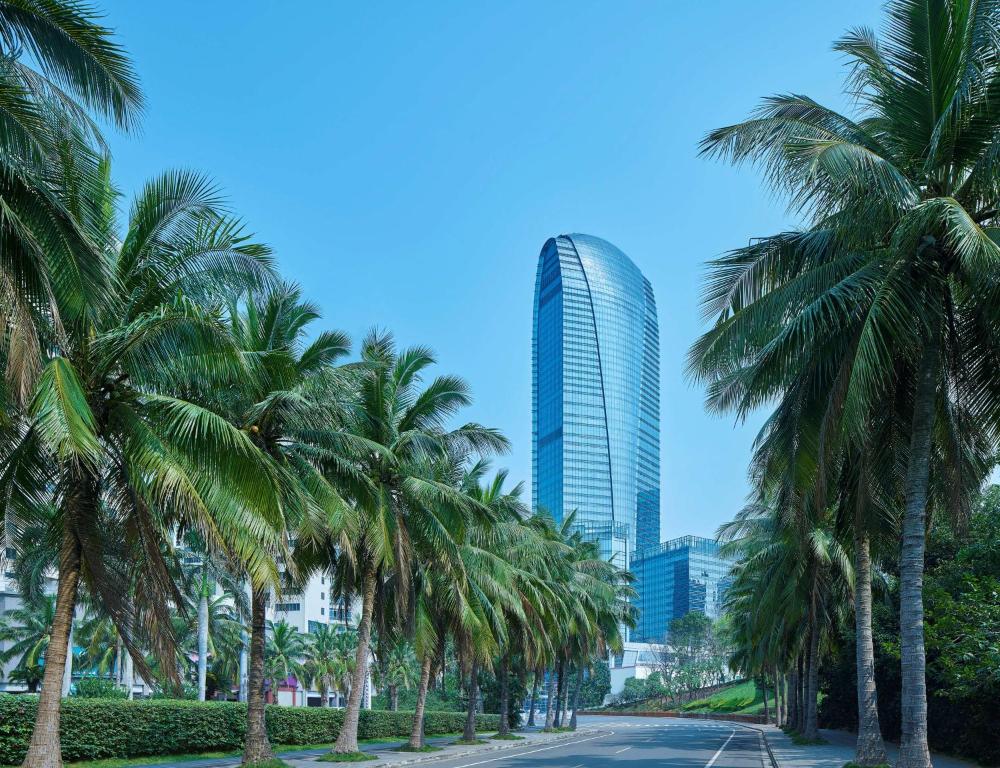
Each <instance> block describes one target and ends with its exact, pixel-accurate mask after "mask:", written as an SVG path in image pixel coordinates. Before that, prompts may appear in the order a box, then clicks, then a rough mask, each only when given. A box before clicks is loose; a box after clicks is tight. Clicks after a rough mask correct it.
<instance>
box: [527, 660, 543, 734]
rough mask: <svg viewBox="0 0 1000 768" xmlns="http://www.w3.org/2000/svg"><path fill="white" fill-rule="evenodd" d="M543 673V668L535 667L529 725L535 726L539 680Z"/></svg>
mask: <svg viewBox="0 0 1000 768" xmlns="http://www.w3.org/2000/svg"><path fill="white" fill-rule="evenodd" d="M541 675H542V670H541V669H540V668H539V667H535V680H534V682H533V683H532V684H531V708H530V709H529V710H528V727H529V728H534V727H535V707H536V706H538V680H539V678H540V677H541Z"/></svg>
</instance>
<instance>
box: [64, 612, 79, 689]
mask: <svg viewBox="0 0 1000 768" xmlns="http://www.w3.org/2000/svg"><path fill="white" fill-rule="evenodd" d="M75 615H76V610H75V608H74V611H73V615H72V616H70V622H69V638H68V639H67V640H66V666H65V668H64V669H63V679H62V698H64V699H65V698H66V697H67V696H69V690H70V688H71V687H72V685H73V618H74V617H75Z"/></svg>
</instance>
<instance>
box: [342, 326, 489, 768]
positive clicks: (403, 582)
mask: <svg viewBox="0 0 1000 768" xmlns="http://www.w3.org/2000/svg"><path fill="white" fill-rule="evenodd" d="M361 361H362V366H363V368H362V369H361V372H360V376H359V379H360V381H359V385H358V390H359V405H358V407H357V409H356V411H355V413H354V414H353V416H352V417H351V419H350V421H349V423H348V424H347V429H348V430H349V431H350V432H351V433H353V434H354V435H355V436H357V437H359V438H361V439H363V440H364V441H365V443H366V445H367V446H368V448H367V450H366V451H364V452H359V454H358V455H357V459H356V466H358V467H359V468H360V470H361V472H362V474H363V476H364V478H365V480H366V482H367V486H368V487H367V489H361V488H359V490H361V491H362V492H361V493H357V494H356V495H355V496H354V497H353V502H354V508H355V510H356V513H357V515H358V525H357V532H356V535H355V536H353V537H343V538H342V540H341V541H340V554H339V557H338V559H337V569H338V580H339V582H340V584H342V585H344V586H345V587H346V588H349V589H352V590H354V591H356V592H357V593H358V594H359V595H360V598H361V619H360V621H359V624H358V646H357V656H356V663H355V671H354V680H353V682H352V685H351V692H350V696H349V697H348V702H347V710H346V712H345V715H344V724H343V726H342V727H341V729H340V733H339V734H338V736H337V743H336V745H335V746H334V751H335V752H337V753H341V754H343V753H354V752H357V751H358V740H357V731H358V717H359V712H360V708H361V694H362V691H363V689H364V686H365V681H366V679H367V674H368V655H369V648H370V640H371V629H372V617H373V613H374V610H375V602H376V593H378V594H382V595H387V594H393V595H394V599H395V601H396V603H397V606H396V608H395V610H397V615H401V616H404V615H406V612H407V608H406V606H405V605H403V603H405V602H406V601H407V598H408V595H409V594H410V576H411V574H412V572H413V567H412V565H413V562H414V554H415V547H416V546H419V548H422V549H423V551H424V552H427V551H429V550H431V549H434V550H436V551H437V552H439V553H442V554H444V555H447V556H448V557H449V558H450V559H451V560H452V561H454V557H455V553H456V552H457V550H456V544H455V538H454V537H455V532H456V531H460V530H461V524H462V520H463V516H464V514H465V513H466V511H467V510H468V509H469V508H470V507H471V506H474V502H472V501H471V500H470V499H469V498H468V497H467V496H465V495H464V494H462V493H461V492H460V491H459V490H458V489H456V488H455V487H454V486H452V485H450V484H449V483H447V482H444V481H441V480H437V479H435V478H434V477H433V475H432V474H429V473H428V471H427V465H428V460H430V459H434V458H440V459H442V460H444V459H446V458H447V454H448V451H449V449H451V448H467V449H471V450H474V451H478V452H488V451H495V450H504V449H506V447H507V441H506V439H505V438H503V437H502V436H501V435H500V434H499V433H498V432H496V431H495V430H491V429H487V428H485V427H482V426H480V425H478V424H466V425H464V426H461V427H458V428H456V429H452V430H448V429H446V422H447V421H448V420H449V419H450V418H451V417H452V416H453V415H454V414H455V413H456V412H457V411H458V410H459V409H460V408H462V407H464V406H466V405H468V403H469V402H470V396H469V392H468V387H467V385H466V384H465V382H463V381H462V380H461V379H459V378H458V377H455V376H440V377H438V378H435V379H434V380H432V381H431V382H430V383H429V384H427V385H426V386H425V387H422V386H421V385H422V375H423V372H424V371H425V370H426V369H427V368H428V367H429V366H430V365H432V364H433V363H434V357H433V355H432V354H431V352H430V350H428V349H426V348H424V347H414V348H411V349H406V350H402V351H397V350H396V349H395V345H394V342H393V340H392V337H391V336H388V335H380V334H377V333H372V334H369V336H368V337H367V338H366V339H365V340H364V341H363V343H362V347H361ZM386 582H391V584H392V587H391V589H380V584H384V583H386Z"/></svg>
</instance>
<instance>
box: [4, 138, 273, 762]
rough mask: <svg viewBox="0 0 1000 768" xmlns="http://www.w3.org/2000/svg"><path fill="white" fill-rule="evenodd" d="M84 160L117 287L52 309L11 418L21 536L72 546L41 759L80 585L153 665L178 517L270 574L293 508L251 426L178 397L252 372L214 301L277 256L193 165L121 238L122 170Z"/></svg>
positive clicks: (63, 562) (70, 175) (49, 746)
mask: <svg viewBox="0 0 1000 768" xmlns="http://www.w3.org/2000/svg"><path fill="white" fill-rule="evenodd" d="M86 160H87V158H85V157H82V156H80V157H75V158H73V162H72V164H69V163H68V162H67V165H66V166H65V167H64V169H63V177H62V179H61V180H60V183H61V185H62V188H63V189H64V192H63V194H65V195H66V197H67V200H68V201H69V204H70V205H71V207H72V208H73V210H74V211H75V212H76V219H77V221H78V223H79V225H80V227H81V228H82V229H83V230H84V231H86V232H87V233H88V234H89V236H90V238H91V240H92V241H93V242H94V243H100V244H101V245H102V249H103V256H102V258H103V261H104V263H105V264H106V266H107V270H108V273H109V276H110V280H109V282H108V283H107V286H106V289H104V290H96V289H95V290H94V291H92V292H86V293H85V294H81V295H80V296H78V297H75V298H74V299H73V301H77V299H79V300H80V301H82V302H83V304H82V305H79V304H78V303H77V304H73V305H72V306H67V307H66V308H65V309H66V312H61V313H60V315H59V317H61V318H62V319H63V321H64V322H63V323H62V324H56V322H55V321H56V318H55V317H53V318H52V323H50V324H49V326H48V328H49V331H48V332H47V336H46V339H45V342H46V344H45V352H44V357H43V359H42V361H41V365H42V370H41V373H40V374H39V376H38V377H37V380H36V382H35V386H34V390H33V393H32V395H31V398H30V402H29V405H28V406H27V407H25V408H20V409H17V411H16V412H14V413H13V414H12V415H10V417H9V418H8V420H7V421H6V422H5V423H4V424H3V425H0V429H2V430H3V435H2V436H0V438H2V439H0V487H2V489H3V492H2V495H3V496H4V498H5V499H6V502H7V504H6V510H7V521H8V526H9V530H10V531H11V532H12V534H13V538H14V540H15V541H20V542H23V539H22V532H23V531H25V530H28V529H29V528H30V526H31V525H33V524H37V523H39V522H42V523H45V524H48V525H50V526H51V529H50V533H49V535H50V536H51V537H54V538H57V539H58V542H59V550H58V552H59V556H58V573H59V581H58V587H57V593H56V612H55V617H54V623H53V629H52V638H51V641H50V644H49V649H48V652H47V655H46V663H45V680H44V682H43V685H42V694H41V698H40V700H39V707H38V714H37V717H36V724H35V729H34V732H33V734H32V741H31V745H30V747H29V751H28V755H27V757H26V764H28V765H32V766H58V765H59V764H60V762H61V755H60V749H59V727H58V726H59V697H60V689H61V686H60V681H61V678H62V676H63V671H64V668H65V665H66V658H67V650H68V647H69V637H70V629H71V621H72V616H73V612H74V608H75V606H76V604H77V595H78V591H79V588H80V586H81V579H82V583H83V584H84V585H85V586H86V588H87V591H88V593H89V594H90V595H91V596H92V597H93V599H95V600H99V601H100V603H101V605H102V607H103V610H105V611H106V612H107V613H108V615H109V616H110V617H111V618H112V620H113V621H114V623H115V625H116V626H117V628H118V631H119V632H120V634H121V637H122V641H123V643H124V644H125V646H126V648H128V650H129V652H130V653H131V654H132V657H133V659H134V661H135V664H136V667H137V669H138V670H139V671H140V672H144V673H147V674H148V673H149V670H148V668H147V665H146V661H145V658H144V657H143V655H142V653H141V651H140V647H139V644H138V642H137V636H138V633H139V632H140V630H141V631H142V635H143V637H144V638H145V639H146V641H147V642H148V643H150V644H151V645H150V649H151V650H152V651H153V653H154V655H155V656H157V657H158V658H160V659H162V660H164V661H165V660H167V659H169V658H171V657H172V656H173V643H172V637H171V632H170V609H169V606H170V605H171V604H174V605H176V604H179V603H180V597H179V595H178V593H177V589H176V586H175V583H174V581H173V579H172V578H171V574H170V569H169V567H168V565H169V564H168V560H169V555H166V556H165V553H169V551H170V542H169V541H167V540H165V538H166V536H165V532H166V531H169V530H170V529H171V527H172V526H174V525H176V524H178V523H181V522H183V523H184V524H185V525H187V526H189V527H191V528H194V529H197V530H199V531H201V533H202V535H203V537H204V538H205V540H206V542H208V545H209V546H210V547H212V548H213V549H216V550H219V551H225V552H226V553H227V554H228V555H229V556H232V557H234V558H236V559H238V560H239V561H240V562H242V563H244V564H245V567H247V568H249V569H250V570H251V571H253V572H254V573H255V574H257V575H258V576H259V577H260V578H265V577H266V576H267V574H269V573H271V572H273V570H274V563H273V560H270V559H269V558H268V557H266V555H265V552H264V550H263V549H262V547H261V541H262V540H263V539H266V538H267V537H268V536H269V532H270V531H271V530H272V528H273V526H272V525H271V521H272V520H273V518H274V517H275V515H276V511H277V509H278V504H277V497H276V494H275V487H276V483H275V479H274V478H273V476H272V474H271V472H270V471H269V468H268V466H267V464H266V463H265V462H264V461H263V459H262V457H261V456H260V453H259V451H257V449H256V448H255V447H254V445H253V444H252V442H251V441H250V439H249V437H248V436H247V435H246V434H245V433H243V432H241V431H239V430H237V429H235V428H233V427H232V426H231V425H230V424H229V423H228V422H226V421H225V420H224V419H222V418H221V417H220V416H219V415H218V414H217V413H215V412H213V411H212V410H210V409H209V408H207V407H205V406H204V405H202V404H199V402H197V401H196V400H194V399H185V398H183V397H178V395H179V394H180V393H182V392H185V391H188V392H190V391H192V390H193V389H194V387H193V382H196V381H197V382H207V381H215V382H228V384H229V386H232V387H236V386H238V384H239V382H241V381H242V380H244V379H246V378H247V374H248V368H247V365H246V364H245V362H244V361H242V360H241V359H240V358H239V357H238V356H237V355H235V354H234V353H233V350H232V345H231V344H230V342H229V337H228V333H227V329H226V327H225V326H224V325H223V324H222V322H221V318H220V317H219V315H218V314H217V312H216V311H215V309H214V308H213V307H212V305H211V304H210V303H209V298H208V297H209V296H210V295H212V294H213V293H214V292H216V291H221V290H234V289H237V288H245V287H246V286H247V285H248V284H258V283H259V282H260V281H261V280H262V279H267V278H268V276H269V274H270V264H269V261H268V258H267V251H266V249H264V248H262V247H261V246H257V245H254V244H252V243H249V242H248V241H247V239H246V236H245V235H243V234H241V230H240V228H239V225H238V224H237V223H235V222H233V221H232V220H229V219H227V218H225V216H224V213H223V210H222V208H221V207H220V203H219V200H218V196H217V194H216V192H215V190H214V188H213V187H212V185H211V184H209V183H208V182H207V180H206V179H204V178H203V177H201V176H198V175H196V174H190V173H168V174H165V175H163V176H162V177H160V178H158V179H156V180H154V181H152V182H150V183H149V184H148V185H147V186H146V187H145V188H144V189H143V190H142V191H141V192H140V194H139V196H138V197H137V198H136V200H135V203H134V204H133V206H132V211H131V215H130V219H129V225H128V227H127V230H126V235H125V237H124V239H123V240H122V241H121V243H120V245H119V244H118V243H117V241H116V240H115V239H114V236H113V235H114V231H115V225H114V219H113V213H114V200H115V193H114V191H113V189H112V188H111V186H110V183H109V182H108V174H109V169H108V166H107V164H106V163H105V162H102V161H100V160H99V159H98V158H90V161H89V163H88V162H85V161H86ZM84 192H86V197H83V196H78V194H77V193H80V194H81V195H82V194H83V193H84ZM53 279H56V276H53ZM58 279H73V278H70V277H67V276H58ZM227 286H228V288H227ZM57 299H58V297H57ZM67 317H75V318H76V319H75V320H74V321H73V322H72V324H68V323H66V322H65V320H66V318H67ZM5 354H9V350H8V351H7V352H5ZM53 509H54V510H55V514H54V515H53V514H52V512H51V510H53ZM112 543H113V547H111V544H112ZM21 548H22V549H23V548H24V547H23V546H22V547H21ZM112 550H113V552H112ZM112 565H114V567H112ZM137 573H141V574H142V578H141V579H136V578H134V576H135V574H137ZM164 669H165V670H168V671H170V670H172V665H169V664H167V665H164Z"/></svg>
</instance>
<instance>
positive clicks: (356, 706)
mask: <svg viewBox="0 0 1000 768" xmlns="http://www.w3.org/2000/svg"><path fill="white" fill-rule="evenodd" d="M374 610H375V569H374V568H368V569H366V570H365V573H364V575H363V576H362V577H361V622H360V623H359V624H358V648H357V652H356V654H355V657H354V679H353V680H352V681H351V693H350V695H349V696H348V698H347V708H346V709H345V710H344V723H343V725H341V726H340V733H338V734H337V743H336V744H335V745H334V747H333V751H334V752H337V753H344V752H357V751H358V718H360V716H361V696H362V694H363V693H364V690H365V682H366V680H367V679H368V648H369V646H370V644H371V636H372V613H373V612H374Z"/></svg>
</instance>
